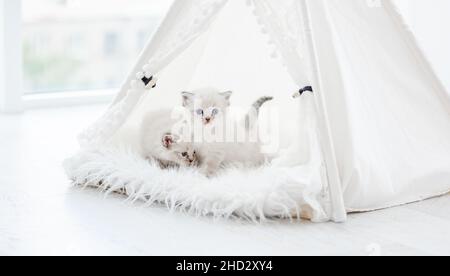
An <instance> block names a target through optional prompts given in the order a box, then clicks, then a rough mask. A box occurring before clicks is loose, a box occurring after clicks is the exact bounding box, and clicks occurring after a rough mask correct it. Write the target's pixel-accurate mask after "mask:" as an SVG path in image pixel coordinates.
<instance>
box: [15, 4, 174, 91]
mask: <svg viewBox="0 0 450 276" xmlns="http://www.w3.org/2000/svg"><path fill="white" fill-rule="evenodd" d="M22 1H23V5H22V13H23V42H22V43H23V63H24V64H23V71H24V72H23V76H24V90H25V94H37V93H42V92H61V91H62V92H64V91H81V90H83V91H85V90H98V89H111V88H116V87H118V86H119V85H120V84H121V82H122V81H123V79H124V77H125V75H126V74H127V73H128V69H129V68H131V66H132V65H133V63H134V61H135V60H136V58H137V56H138V55H139V52H140V51H141V50H142V48H143V47H144V46H145V43H146V41H147V40H148V39H149V37H150V35H151V34H152V32H153V31H154V30H155V28H156V27H157V25H158V23H159V22H160V20H161V19H162V17H163V16H164V14H165V13H166V12H167V10H168V8H169V6H170V4H171V2H172V1H170V0H126V1H125V0H22Z"/></svg>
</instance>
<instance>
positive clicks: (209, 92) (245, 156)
mask: <svg viewBox="0 0 450 276" xmlns="http://www.w3.org/2000/svg"><path fill="white" fill-rule="evenodd" d="M232 94H233V93H232V92H231V91H227V92H220V91H219V90H217V89H214V88H207V89H200V90H196V91H193V92H182V102H183V106H184V107H185V108H187V109H188V110H189V111H190V112H191V115H192V116H193V119H194V128H193V131H194V135H193V136H194V137H198V136H199V135H200V136H202V137H203V138H204V130H205V129H206V130H207V131H208V132H210V133H211V132H212V133H216V134H217V133H220V135H223V137H216V138H219V140H220V141H224V142H212V141H206V140H202V141H201V142H200V143H198V142H197V140H195V141H196V144H195V147H196V149H197V152H198V154H199V156H200V168H201V171H202V172H203V173H204V174H206V175H207V176H212V175H215V174H217V172H218V170H219V169H220V168H221V167H222V166H229V165H244V166H259V165H262V164H263V163H264V162H265V161H266V157H265V155H264V154H263V153H262V151H261V144H260V143H259V142H257V141H256V142H248V141H247V142H239V141H229V140H227V139H226V138H225V136H226V134H225V132H223V131H224V130H225V129H226V128H224V127H225V125H224V123H227V124H229V123H230V122H231V123H233V122H232V120H231V119H230V118H229V117H228V116H229V114H228V113H229V107H230V105H231V96H232ZM270 100H272V98H271V97H263V98H260V99H258V101H256V102H255V103H254V104H253V106H252V109H251V112H253V113H254V114H252V115H256V116H257V115H258V113H259V110H260V108H261V107H262V106H263V105H264V103H266V102H267V101H270ZM251 117H252V116H251V115H250V114H248V115H247V117H246V124H245V130H246V131H247V132H249V131H250V129H251V128H252V127H253V122H252V121H250V118H251ZM253 117H255V116H253ZM196 123H200V124H201V125H202V126H203V128H202V129H201V130H200V134H199V133H198V131H199V130H198V129H197V128H196V127H195V125H196ZM219 129H220V131H218V130H219ZM195 139H196V138H195ZM235 139H236V138H235ZM213 141H217V139H216V140H213Z"/></svg>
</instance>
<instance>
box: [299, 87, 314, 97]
mask: <svg viewBox="0 0 450 276" xmlns="http://www.w3.org/2000/svg"><path fill="white" fill-rule="evenodd" d="M305 92H311V93H314V90H313V88H312V87H311V86H305V87H303V88H302V89H300V90H299V91H298V93H299V94H300V96H301V95H303V93H305Z"/></svg>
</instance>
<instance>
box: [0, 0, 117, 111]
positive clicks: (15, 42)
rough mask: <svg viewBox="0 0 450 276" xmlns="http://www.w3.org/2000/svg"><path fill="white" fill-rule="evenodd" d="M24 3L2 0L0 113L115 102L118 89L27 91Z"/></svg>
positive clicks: (16, 0)
mask: <svg viewBox="0 0 450 276" xmlns="http://www.w3.org/2000/svg"><path fill="white" fill-rule="evenodd" d="M22 27H23V23H22V0H0V112H4V113H15V112H23V111H25V110H28V109H34V108H55V107H65V106H73V105H89V104H105V103H108V102H111V101H112V100H113V98H114V95H115V93H116V92H117V89H104V90H81V91H61V92H57V93H55V92H51V93H45V92H44V93H38V94H26V93H25V91H24V88H23V53H22Z"/></svg>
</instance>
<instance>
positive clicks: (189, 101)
mask: <svg viewBox="0 0 450 276" xmlns="http://www.w3.org/2000/svg"><path fill="white" fill-rule="evenodd" d="M181 97H182V99H183V107H188V106H192V105H193V103H194V97H195V94H194V93H191V92H186V91H184V92H181Z"/></svg>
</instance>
